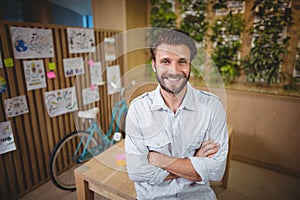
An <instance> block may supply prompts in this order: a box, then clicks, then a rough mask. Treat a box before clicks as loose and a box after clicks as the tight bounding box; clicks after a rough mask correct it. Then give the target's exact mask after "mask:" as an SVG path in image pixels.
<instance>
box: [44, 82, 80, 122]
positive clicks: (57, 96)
mask: <svg viewBox="0 0 300 200" xmlns="http://www.w3.org/2000/svg"><path fill="white" fill-rule="evenodd" d="M44 98H45V103H46V108H47V111H48V114H49V116H50V117H55V116H58V115H62V114H65V113H69V112H73V111H76V110H78V105H77V97H76V92H75V88H74V87H70V88H64V89H60V90H53V91H49V92H45V93H44Z"/></svg>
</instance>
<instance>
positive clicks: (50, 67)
mask: <svg viewBox="0 0 300 200" xmlns="http://www.w3.org/2000/svg"><path fill="white" fill-rule="evenodd" d="M48 67H49V70H50V71H54V70H56V64H55V62H49V63H48Z"/></svg>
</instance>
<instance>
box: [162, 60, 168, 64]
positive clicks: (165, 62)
mask: <svg viewBox="0 0 300 200" xmlns="http://www.w3.org/2000/svg"><path fill="white" fill-rule="evenodd" d="M161 63H162V64H169V63H170V62H169V61H168V60H162V61H161Z"/></svg>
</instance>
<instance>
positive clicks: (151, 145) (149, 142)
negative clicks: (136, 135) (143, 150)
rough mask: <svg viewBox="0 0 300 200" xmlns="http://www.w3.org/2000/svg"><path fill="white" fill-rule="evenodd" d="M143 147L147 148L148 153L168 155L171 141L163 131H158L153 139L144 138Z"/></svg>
mask: <svg viewBox="0 0 300 200" xmlns="http://www.w3.org/2000/svg"><path fill="white" fill-rule="evenodd" d="M145 145H146V146H147V147H148V149H149V151H156V152H159V153H162V154H165V155H170V151H169V147H170V145H171V140H170V139H169V137H168V135H167V133H166V132H165V131H164V130H162V131H160V132H159V133H158V134H156V135H154V136H153V137H149V138H146V139H145Z"/></svg>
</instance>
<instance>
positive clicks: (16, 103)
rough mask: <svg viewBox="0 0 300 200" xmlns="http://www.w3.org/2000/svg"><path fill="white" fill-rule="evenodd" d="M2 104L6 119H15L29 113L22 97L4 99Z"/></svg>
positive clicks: (24, 98)
mask: <svg viewBox="0 0 300 200" xmlns="http://www.w3.org/2000/svg"><path fill="white" fill-rule="evenodd" d="M4 104H5V113H6V117H15V116H18V115H22V114H24V113H28V112H29V110H28V106H27V101H26V97H25V96H24V95H22V96H17V97H13V98H10V99H5V101H4Z"/></svg>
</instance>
